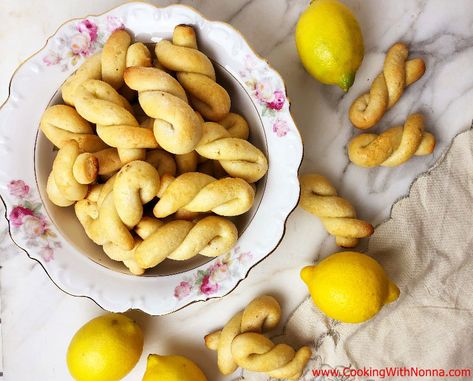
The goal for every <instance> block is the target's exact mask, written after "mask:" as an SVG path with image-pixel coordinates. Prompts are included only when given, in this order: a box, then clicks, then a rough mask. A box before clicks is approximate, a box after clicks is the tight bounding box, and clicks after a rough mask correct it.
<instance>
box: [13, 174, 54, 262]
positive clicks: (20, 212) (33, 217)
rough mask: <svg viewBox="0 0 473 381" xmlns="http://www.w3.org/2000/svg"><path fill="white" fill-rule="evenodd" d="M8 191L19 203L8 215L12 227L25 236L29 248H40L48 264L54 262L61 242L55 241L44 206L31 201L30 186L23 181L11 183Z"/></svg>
mask: <svg viewBox="0 0 473 381" xmlns="http://www.w3.org/2000/svg"><path fill="white" fill-rule="evenodd" d="M8 191H9V193H10V195H11V196H12V197H14V198H16V201H17V204H16V205H14V206H13V209H12V210H11V211H10V214H9V215H8V216H9V220H10V223H11V226H12V227H13V229H15V230H17V231H18V232H20V233H22V234H23V236H24V238H25V239H26V243H27V246H31V247H39V253H40V255H41V257H42V258H43V259H44V260H45V261H46V262H49V261H51V260H53V259H54V248H60V247H61V242H60V241H58V240H56V239H55V238H56V237H57V236H56V233H54V232H53V231H52V230H51V229H50V223H49V222H48V220H47V219H46V216H45V215H43V214H42V213H41V208H42V207H43V205H42V204H41V203H39V202H33V201H32V200H31V192H30V186H29V185H28V184H26V183H25V182H24V181H23V180H12V181H10V183H9V184H8Z"/></svg>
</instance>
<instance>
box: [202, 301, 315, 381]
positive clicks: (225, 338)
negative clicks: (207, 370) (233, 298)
mask: <svg viewBox="0 0 473 381" xmlns="http://www.w3.org/2000/svg"><path fill="white" fill-rule="evenodd" d="M280 318H281V308H280V306H279V303H278V302H277V300H276V299H274V298H273V297H271V296H260V297H258V298H256V299H254V300H253V301H252V302H251V303H250V304H248V306H247V307H246V308H245V309H244V310H243V311H242V312H239V313H237V314H236V315H235V316H234V317H233V318H232V319H230V321H229V322H228V323H227V324H226V325H225V326H224V327H223V329H222V330H221V331H216V332H213V333H211V334H209V335H207V336H205V338H204V340H205V345H206V346H207V348H209V349H211V350H215V351H217V363H218V367H219V370H220V372H221V373H222V374H225V375H227V374H230V373H233V372H234V371H235V370H236V369H237V367H239V366H240V367H242V368H245V369H248V370H251V371H255V372H265V373H267V374H268V375H270V376H271V377H275V378H287V379H291V380H292V379H294V380H296V379H298V378H299V377H300V376H301V374H302V372H303V370H304V368H305V366H306V364H307V362H308V361H309V358H310V356H311V350H310V349H309V348H308V347H305V346H304V347H302V348H300V349H299V350H298V351H297V352H296V351H295V350H294V349H293V348H292V347H290V346H289V345H287V344H274V343H273V342H272V341H271V340H269V339H268V338H266V337H265V336H263V335H262V333H263V332H265V331H269V330H271V329H273V328H275V327H276V326H277V325H278V323H279V320H280Z"/></svg>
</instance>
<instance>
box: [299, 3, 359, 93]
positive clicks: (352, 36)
mask: <svg viewBox="0 0 473 381" xmlns="http://www.w3.org/2000/svg"><path fill="white" fill-rule="evenodd" d="M296 45H297V50H298V52H299V56H300V58H301V61H302V64H303V65H304V67H305V68H306V70H307V71H308V72H309V73H310V74H311V75H312V76H313V77H315V78H316V79H318V80H319V81H320V82H322V83H325V84H328V85H338V86H340V87H341V88H342V89H343V90H344V91H348V89H349V88H350V87H351V85H352V84H353V82H354V81H355V74H356V71H357V70H358V68H359V67H360V65H361V61H362V60H363V54H364V46H363V36H362V35H361V30H360V26H359V25H358V22H357V21H356V18H355V16H353V14H352V13H351V11H350V10H349V9H348V8H347V7H346V6H345V5H343V4H342V3H341V2H339V1H337V0H314V1H312V3H311V4H310V5H309V7H308V8H307V9H306V10H305V11H304V12H303V13H302V15H301V16H300V18H299V21H298V23H297V27H296Z"/></svg>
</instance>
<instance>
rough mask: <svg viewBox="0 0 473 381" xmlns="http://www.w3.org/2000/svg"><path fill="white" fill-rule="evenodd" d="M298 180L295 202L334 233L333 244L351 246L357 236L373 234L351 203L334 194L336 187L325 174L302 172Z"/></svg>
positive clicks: (354, 244) (356, 239) (370, 227)
mask: <svg viewBox="0 0 473 381" xmlns="http://www.w3.org/2000/svg"><path fill="white" fill-rule="evenodd" d="M300 183H301V198H300V201H299V205H300V206H301V208H303V209H305V210H306V211H308V212H309V213H312V214H313V215H315V216H317V217H319V218H320V220H321V221H322V223H323V224H324V226H325V229H327V231H328V232H329V233H330V234H331V235H333V236H335V238H336V242H337V245H339V246H342V247H354V246H356V245H357V244H358V238H364V237H369V236H370V235H371V234H373V226H372V225H371V224H369V223H368V222H366V221H363V220H359V219H357V218H356V212H355V209H354V208H353V206H352V205H351V204H350V203H349V202H348V201H347V200H345V199H343V198H341V197H338V196H337V191H336V189H335V188H334V187H333V185H332V184H330V182H329V181H328V180H327V179H326V178H325V177H323V176H321V175H318V174H311V175H304V176H301V178H300Z"/></svg>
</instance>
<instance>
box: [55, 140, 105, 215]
mask: <svg viewBox="0 0 473 381" xmlns="http://www.w3.org/2000/svg"><path fill="white" fill-rule="evenodd" d="M97 167H98V164H97V159H96V158H95V157H94V156H93V155H92V154H90V153H81V152H80V149H79V144H78V143H77V142H76V141H75V140H69V141H68V142H67V143H65V144H63V146H62V148H61V149H60V150H59V151H58V153H57V156H56V158H55V159H54V162H53V169H52V171H51V174H50V175H49V178H48V182H47V185H46V192H47V194H48V197H49V199H50V200H51V202H52V203H53V204H55V205H57V206H63V207H66V206H70V205H72V204H73V203H74V201H78V200H82V199H84V198H85V197H86V195H87V192H88V189H89V187H88V185H87V184H90V183H92V182H93V181H95V179H96V177H97V172H98V168H97Z"/></svg>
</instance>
